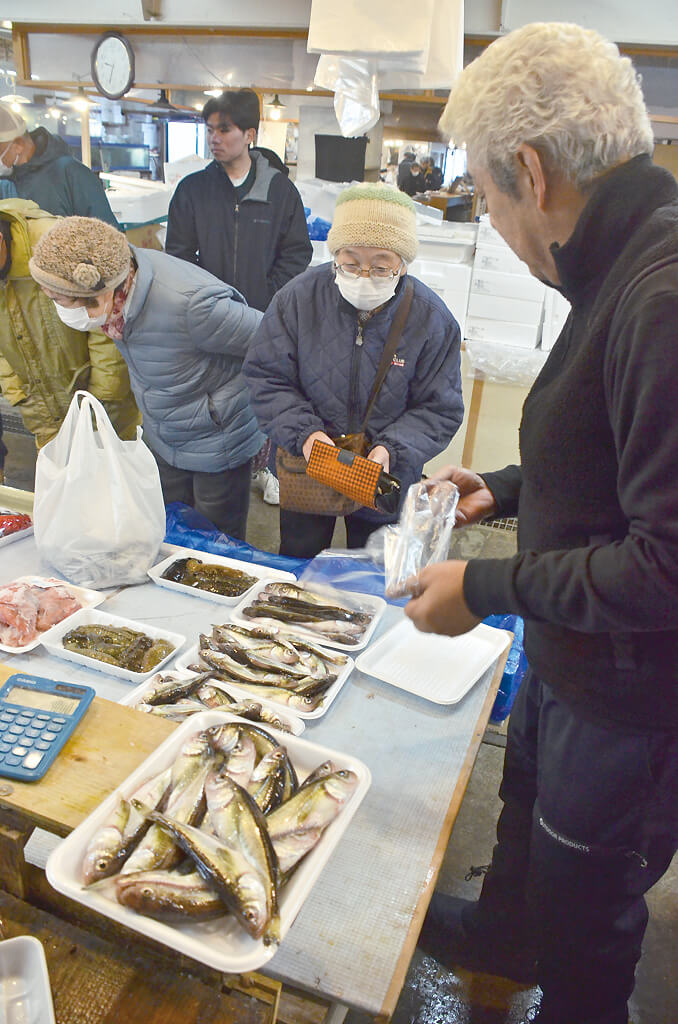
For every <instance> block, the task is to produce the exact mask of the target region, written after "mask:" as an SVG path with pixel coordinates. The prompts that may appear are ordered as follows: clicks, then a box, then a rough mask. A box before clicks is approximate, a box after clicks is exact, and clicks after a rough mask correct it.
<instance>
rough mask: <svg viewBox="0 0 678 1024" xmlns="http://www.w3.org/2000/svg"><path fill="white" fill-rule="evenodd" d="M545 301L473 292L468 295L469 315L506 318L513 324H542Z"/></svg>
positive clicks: (485, 317)
mask: <svg viewBox="0 0 678 1024" xmlns="http://www.w3.org/2000/svg"><path fill="white" fill-rule="evenodd" d="M543 312H544V303H543V301H540V302H529V301H528V300H527V299H508V298H506V296H504V295H483V294H482V293H480V294H479V293H478V292H473V291H472V292H471V293H470V295H469V297H468V309H467V314H468V316H479V317H482V318H483V319H484V320H504V321H506V322H507V323H512V324H540V323H541V320H542V315H543Z"/></svg>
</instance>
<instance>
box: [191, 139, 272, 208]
mask: <svg viewBox="0 0 678 1024" xmlns="http://www.w3.org/2000/svg"><path fill="white" fill-rule="evenodd" d="M250 160H251V161H252V163H253V164H254V184H253V185H252V188H251V189H250V190H249V192H248V193H247V195H246V196H243V198H242V200H241V202H243V203H246V202H249V201H250V200H252V201H254V202H257V203H267V202H268V193H269V191H270V188H271V182H272V181H273V179H274V178H275V176H276V174H280V171H278V170H276V168H275V167H271V165H270V164H269V162H268V160H267V159H266V157H265V156H264V155H263V154H262V153H258V152H257V151H256V150H252V149H251V150H250ZM209 166H210V167H213V168H214V169H215V171H216V172H217V173H219V174H223V175H224V177H225V178H227V179H228V181H229V183H230V178H229V177H228V175H227V174H226V171H225V170H224V169H223V167H222V166H221V164H220V163H219V161H218V160H213V161H212V163H211V164H210V165H209Z"/></svg>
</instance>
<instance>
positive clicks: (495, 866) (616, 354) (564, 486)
mask: <svg viewBox="0 0 678 1024" xmlns="http://www.w3.org/2000/svg"><path fill="white" fill-rule="evenodd" d="M440 124H441V130H442V131H443V132H444V133H445V134H446V135H448V136H452V138H453V139H454V141H455V143H457V144H458V145H459V144H461V143H466V147H467V153H468V161H469V170H470V172H471V174H472V175H473V180H474V182H475V187H476V189H478V191H479V192H480V194H482V195H483V196H484V197H485V200H486V202H487V206H488V210H489V213H490V219H491V223H492V225H493V226H494V228H495V229H496V230H497V231H498V232H499V233H500V234H501V235H502V236H503V238H504V239H505V241H506V242H507V243H508V245H509V246H510V247H511V248H512V249H513V251H514V252H515V253H516V255H518V256H519V257H520V259H522V260H524V261H525V262H526V263H527V264H528V266H529V268H530V270H531V271H532V273H533V274H534V275H535V277H537V278H539V279H540V280H542V281H546V282H547V283H549V284H552V285H553V286H554V287H556V288H558V289H559V290H560V291H561V292H562V293H563V295H565V297H566V298H567V299H568V300H569V301H570V302H571V304H572V309H571V312H570V316H569V317H568V320H567V321H566V323H565V326H564V327H563V330H562V332H561V335H560V337H559V338H558V340H557V341H556V343H555V345H554V347H553V349H552V351H551V352H550V354H549V357H548V360H547V362H546V364H545V365H544V367H543V369H542V371H541V373H540V375H539V377H538V378H537V380H536V382H535V384H534V385H533V387H532V389H531V391H530V393H529V395H528V396H527V399H526V401H525V405H524V407H523V413H522V419H521V424H520V453H521V465H520V466H509V467H507V468H506V469H503V470H500V471H499V472H493V473H486V474H482V475H478V474H476V473H474V472H471V471H470V470H468V469H458V468H455V467H448V469H447V470H443V471H441V472H439V473H437V474H435V476H434V478H438V479H441V478H442V479H449V480H452V481H454V482H455V483H456V484H457V486H458V487H459V489H460V491H461V501H460V504H459V509H458V513H457V515H458V518H459V522H460V524H461V525H464V524H466V523H472V522H478V521H479V520H481V519H482V518H484V517H487V516H515V515H517V516H518V553H517V554H516V555H515V556H514V557H512V558H508V559H478V560H474V561H470V562H463V561H449V562H444V563H440V564H438V565H434V566H429V567H428V568H426V569H424V570H423V571H422V572H421V573H420V574H419V576H418V579H415V580H412V581H411V583H410V585H409V586H410V588H411V592H413V593H414V595H415V596H414V597H413V599H412V600H411V601H410V602H409V604H408V605H407V606H406V613H407V615H408V616H409V617H410V618H411V619H412V620H413V621H414V623H415V624H416V625H417V627H418V628H419V629H421V630H423V631H425V632H434V633H440V634H448V635H451V636H455V635H457V634H460V633H464V632H466V631H467V630H469V629H471V628H472V627H473V626H475V625H476V623H478V622H480V621H481V620H482V619H483V618H484V617H485V616H487V615H489V614H491V613H509V614H516V615H520V616H522V617H523V618H524V620H525V651H526V654H527V657H528V661H529V665H530V670H529V672H528V674H527V675H526V677H525V680H524V681H523V684H522V686H521V689H520V690H519V692H518V696H517V699H516V703H515V706H514V708H513V711H512V713H511V716H510V719H509V727H508V741H507V746H506V755H505V763H504V776H503V781H502V784H501V790H500V795H501V799H502V800H503V804H504V806H503V809H502V812H501V815H500V818H499V823H498V825H497V839H498V842H497V845H496V846H495V848H494V853H493V857H492V863H491V865H490V868H489V871H488V873H487V874H486V876H485V878H484V882H483V887H482V892H481V895H480V899H479V900H478V901H477V902H475V903H471V902H468V901H464V900H458V899H454V898H452V897H449V896H448V897H445V896H443V895H442V894H441V893H435V894H434V896H433V899H432V900H431V905H430V907H429V911H428V915H427V917H426V920H425V922H424V926H423V929H422V933H421V937H420V946H421V948H422V949H423V950H424V951H425V952H427V953H429V954H430V955H432V956H435V957H436V958H437V959H438V960H440V961H441V962H443V963H445V964H459V965H462V966H467V967H470V968H471V969H474V970H481V971H487V972H490V973H494V974H506V975H508V976H510V977H514V978H516V979H517V980H529V979H534V978H535V977H536V980H537V981H538V982H539V985H540V987H541V990H542V993H543V995H542V1000H541V1006H540V1008H539V1009H538V1010H537V1012H536V1016H535V1015H534V1013H533V1012H532V1011H531V1012H530V1015H529V1018H528V1019H529V1020H530V1021H535V1022H538V1024H627V1020H628V1000H629V997H630V996H631V993H632V991H633V986H634V972H635V968H636V964H637V962H638V959H639V957H640V953H641V945H642V941H643V934H644V932H645V927H646V924H647V918H648V912H647V907H646V904H645V900H644V898H643V896H644V893H646V892H647V890H648V889H649V888H650V887H651V886H652V885H654V883H655V882H656V881H657V880H658V879H659V878H661V876H662V875H663V874H664V872H665V871H666V870H667V869H668V867H669V865H670V863H671V859H672V857H673V855H674V853H675V851H676V849H677V847H678V800H677V799H676V795H677V794H678V668H677V660H676V651H677V650H678V503H677V501H676V473H677V471H678V418H677V417H676V396H677V395H678V347H677V346H676V333H677V331H678V185H677V184H676V180H675V178H674V177H673V176H672V175H671V174H670V173H668V172H667V171H665V170H663V169H662V168H660V167H657V166H654V165H653V163H652V159H651V155H652V151H653V147H654V140H653V133H652V127H651V124H650V119H649V116H648V113H647V110H646V107H645V103H644V101H643V95H642V91H641V87H640V80H639V78H638V76H637V74H636V72H635V71H634V68H633V65H632V63H631V61H630V60H629V58H628V57H622V56H620V54H619V51H618V49H617V47H616V46H615V45H614V44H613V43H611V42H608V41H607V40H605V39H603V38H602V37H601V36H600V35H598V34H597V33H596V32H593V31H589V30H585V29H583V28H580V27H579V26H576V25H568V24H560V23H557V22H552V23H548V24H532V25H526V26H525V27H523V28H520V29H518V30H516V31H514V32H511V33H509V34H508V35H506V36H504V37H502V38H500V39H498V40H496V41H495V42H493V43H491V44H490V46H489V47H488V48H487V49H486V50H485V51H484V53H483V54H482V55H481V56H480V57H478V58H477V59H476V60H474V61H473V62H472V63H471V64H470V65H469V66H468V67H467V68H466V69H465V70H464V71H462V73H461V75H460V76H459V77H458V79H457V80H456V82H455V85H454V86H453V88H452V91H451V93H450V97H449V101H448V104H447V107H446V109H445V112H444V113H443V116H442V118H441V122H440ZM535 1009H536V1008H532V1010H535Z"/></svg>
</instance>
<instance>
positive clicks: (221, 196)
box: [165, 150, 313, 310]
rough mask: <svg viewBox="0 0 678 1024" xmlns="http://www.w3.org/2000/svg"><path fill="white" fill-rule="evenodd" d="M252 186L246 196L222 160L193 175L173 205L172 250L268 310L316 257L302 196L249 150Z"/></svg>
mask: <svg viewBox="0 0 678 1024" xmlns="http://www.w3.org/2000/svg"><path fill="white" fill-rule="evenodd" d="M250 157H251V159H252V162H253V163H254V165H255V171H256V174H255V179H254V185H253V186H252V188H251V189H250V191H249V192H248V193H247V195H246V196H244V197H243V198H242V199H241V200H240V201H238V198H237V196H236V191H235V188H234V187H233V185H232V184H231V180H230V178H229V177H228V175H227V174H226V172H225V171H224V169H223V167H222V166H221V164H219V163H217V161H216V160H213V161H212V163H211V164H208V165H207V167H206V168H205V169H204V170H203V171H197V172H196V173H195V174H189V175H187V176H186V177H185V178H184V179H183V180H182V181H180V182H179V184H178V185H177V187H176V190H175V192H174V195H173V197H172V201H171V203H170V207H169V214H168V220H167V241H166V244H165V249H166V251H167V252H168V253H169V254H170V255H171V256H178V257H179V259H182V260H188V262H189V263H197V264H198V266H199V267H203V268H204V269H205V270H208V271H209V272H210V274H214V276H215V277H218V278H219V279H220V280H221V281H225V282H226V284H230V285H232V287H234V288H237V290H238V291H239V292H240V293H241V295H244V296H245V298H246V299H247V301H248V303H249V304H250V306H254V308H255V309H261V310H265V309H266V307H267V306H268V304H269V302H270V301H271V299H272V298H273V296H274V295H275V293H276V292H277V291H278V289H279V288H282V286H283V285H284V284H287V282H288V281H291V280H292V278H293V277H296V275H297V274H300V273H301V272H302V270H306V267H307V266H308V264H309V263H310V261H311V256H312V255H313V247H312V245H311V243H310V241H309V238H308V228H307V227H306V215H305V214H304V207H303V204H302V202H301V197H300V195H299V193H298V192H297V190H296V188H295V187H294V185H293V184H292V182H291V181H290V180H289V179H288V178H287V177H286V175H285V174H283V173H282V172H281V171H279V170H277V169H276V168H275V167H273V166H271V164H270V163H269V161H268V160H267V159H266V157H265V156H264V155H263V154H262V153H259V152H257V151H255V150H250Z"/></svg>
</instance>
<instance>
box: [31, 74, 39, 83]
mask: <svg viewBox="0 0 678 1024" xmlns="http://www.w3.org/2000/svg"><path fill="white" fill-rule="evenodd" d="M31 78H32V79H33V81H34V82H39V81H40V75H31Z"/></svg>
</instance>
